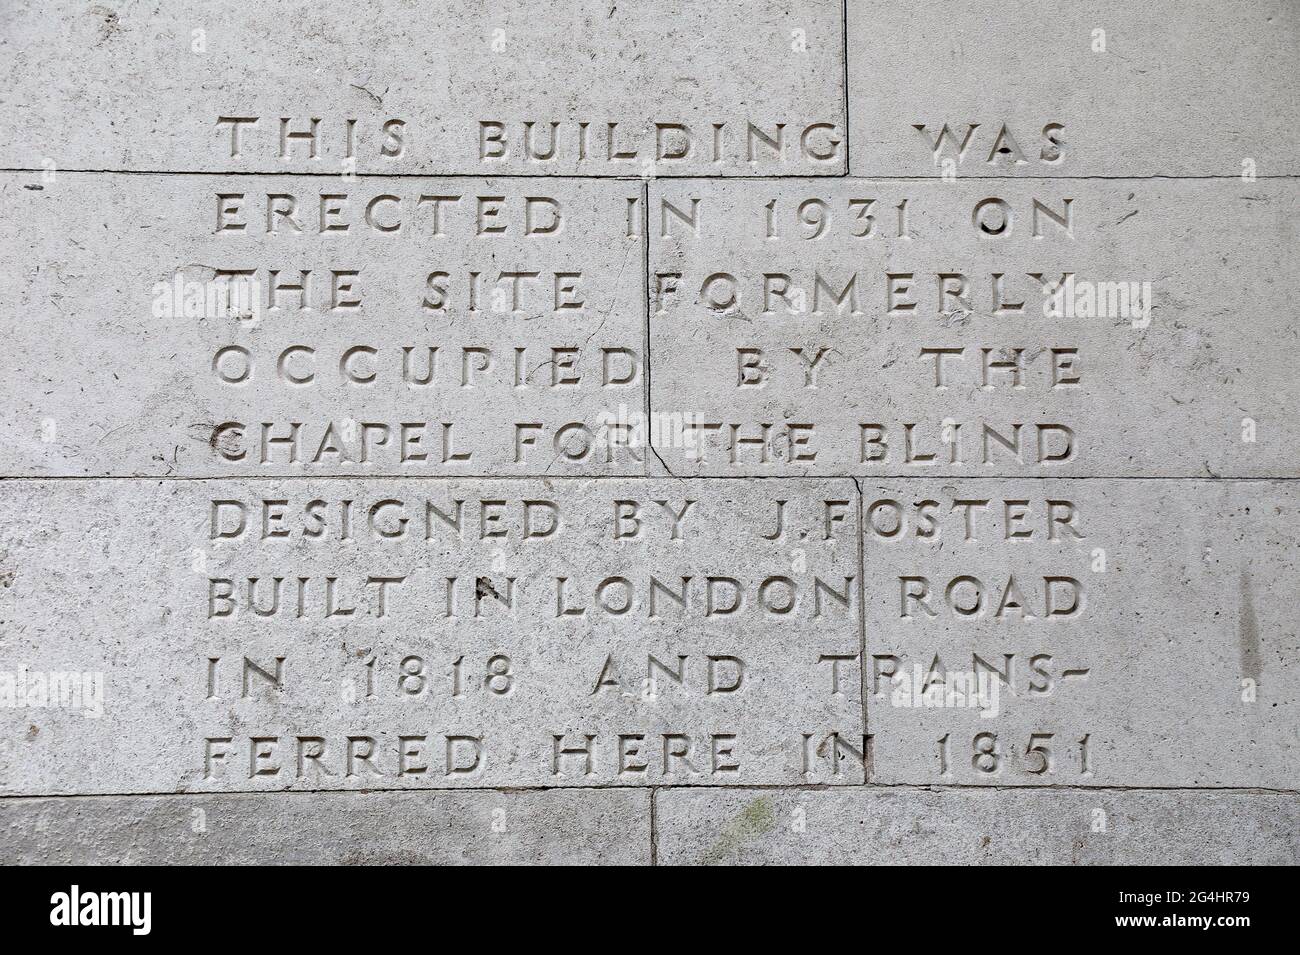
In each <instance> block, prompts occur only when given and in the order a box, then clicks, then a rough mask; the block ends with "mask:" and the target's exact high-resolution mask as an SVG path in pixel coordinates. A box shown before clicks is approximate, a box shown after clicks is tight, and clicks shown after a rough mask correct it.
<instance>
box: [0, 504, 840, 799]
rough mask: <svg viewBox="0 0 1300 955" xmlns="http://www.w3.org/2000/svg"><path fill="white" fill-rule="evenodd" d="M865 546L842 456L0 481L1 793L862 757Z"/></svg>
mask: <svg viewBox="0 0 1300 955" xmlns="http://www.w3.org/2000/svg"><path fill="white" fill-rule="evenodd" d="M778 501H780V502H783V503H782V504H781V505H778V504H777V502H778ZM457 502H460V503H457ZM778 511H779V514H778ZM778 518H779V523H780V528H779V529H780V534H779V536H774V537H773V539H771V540H768V539H765V536H764V535H775V534H776V532H777V525H778ZM858 549H859V539H858V525H857V502H856V497H855V491H854V487H853V485H852V483H851V482H849V481H848V480H843V479H840V480H834V481H786V482H781V483H780V484H773V483H768V482H761V481H755V482H729V481H697V482H681V481H677V480H673V479H663V480H646V479H640V480H612V479H611V480H564V479H552V480H547V481H541V480H515V481H509V480H497V481H481V480H480V481H446V480H404V481H395V480H389V481H382V480H367V481H355V480H323V481H305V480H304V481H294V480H285V481H268V480H253V479H247V480H242V481H240V482H229V481H141V480H116V481H115V480H81V479H64V480H60V481H48V482H43V481H5V482H0V554H3V558H2V560H3V563H2V566H0V574H2V575H3V588H0V621H2V623H0V626H3V633H4V642H3V646H2V648H0V704H3V705H0V728H2V729H3V732H0V794H3V795H48V794H74V795H75V794H97V793H131V792H146V793H162V792H194V791H219V792H231V791H235V792H239V791H272V790H313V789H352V790H357V789H366V790H370V789H402V788H405V789H427V788H439V787H475V788H481V787H489V786H505V787H509V786H609V785H631V786H642V785H678V784H682V785H697V784H698V785H737V784H744V783H747V782H748V783H762V784H775V783H782V782H785V783H805V782H818V783H828V784H848V783H855V782H856V783H861V782H862V781H863V779H864V766H863V752H864V750H863V747H864V742H863V711H862V705H861V696H860V687H861V673H860V670H859V668H858V666H857V659H858V658H859V654H860V653H861V630H860V623H861V615H860V613H859V607H860V592H859V587H860V581H859V578H858ZM56 691H57V692H56Z"/></svg>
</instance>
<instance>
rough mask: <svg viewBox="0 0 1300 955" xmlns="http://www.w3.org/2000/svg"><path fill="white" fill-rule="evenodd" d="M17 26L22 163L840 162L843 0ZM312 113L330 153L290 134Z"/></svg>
mask: <svg viewBox="0 0 1300 955" xmlns="http://www.w3.org/2000/svg"><path fill="white" fill-rule="evenodd" d="M0 17H2V18H3V19H2V20H0V38H3V41H4V42H3V43H0V89H3V90H4V91H5V92H4V111H5V113H6V114H7V115H8V117H9V118H11V119H12V123H6V127H7V129H6V135H5V137H4V138H3V142H2V143H0V164H2V165H4V166H5V167H8V168H32V169H41V168H43V167H46V166H47V164H53V165H54V166H57V167H58V168H62V169H133V170H147V171H156V170H187V171H212V172H215V171H235V172H284V171H291V172H320V173H335V172H342V171H343V170H344V169H346V168H349V167H348V166H346V165H345V160H346V159H347V157H348V156H349V155H350V156H352V157H353V159H354V162H355V167H354V168H355V170H356V171H357V172H361V173H381V174H382V173H394V172H401V173H450V174H468V175H477V174H492V173H512V174H523V175H546V174H561V175H563V174H581V175H595V176H641V175H738V174H739V175H752V174H755V173H759V174H765V175H771V174H791V175H836V174H843V172H844V171H845V162H846V149H845V144H844V139H845V132H844V130H845V116H844V96H843V63H844V60H843V19H842V11H841V5H840V3H839V2H838V0H794V2H791V0H760V2H754V0H744V2H740V0H728V2H713V3H707V4H706V3H693V2H690V0H671V2H661V3H655V4H626V3H624V4H614V3H597V2H589V0H565V2H561V3H558V4H550V5H548V6H547V8H546V10H545V11H544V13H542V12H540V11H539V10H538V9H537V7H536V5H534V4H530V3H527V2H524V0H498V2H493V3H490V4H485V3H481V2H479V0H454V2H450V3H440V4H438V5H437V6H436V7H434V8H431V7H429V6H427V5H422V4H418V3H407V2H401V0H367V2H365V3H363V4H360V5H357V6H355V7H354V8H350V9H349V11H348V12H347V13H346V14H345V15H340V13H339V11H337V10H334V9H331V8H327V7H323V6H321V5H320V4H318V3H312V2H309V0H272V2H264V3H256V4H249V3H245V2H241V0H220V2H207V3H203V4H199V5H194V6H192V7H189V8H184V9H182V8H176V9H172V8H169V7H163V8H153V7H151V8H148V9H146V8H143V7H140V8H136V7H133V6H131V5H126V6H109V5H107V4H96V5H94V6H87V5H85V4H81V3H73V2H58V3H53V4H52V3H45V2H41V3H37V2H22V3H11V4H7V5H6V9H5V11H4V12H3V14H0ZM253 119H256V121H257V122H256V123H255V124H254V123H251V122H239V123H237V122H235V121H236V120H253ZM282 120H288V123H287V124H283V125H282ZM313 121H315V123H316V125H315V132H316V137H317V138H316V143H315V147H316V148H315V152H314V154H313V153H312V151H311V149H310V146H311V144H310V143H309V141H308V140H307V139H305V138H301V137H299V138H291V139H289V140H288V141H287V145H284V144H283V143H282V136H283V135H284V133H285V132H288V133H289V134H291V135H292V134H298V133H303V134H307V133H309V132H310V131H311V130H312V122H313ZM349 123H352V124H353V125H352V126H351V128H350V132H349ZM394 123H397V124H399V125H393V124H394ZM484 124H495V125H484ZM553 124H555V125H553ZM751 124H752V126H753V127H754V128H755V129H757V130H758V131H760V132H759V133H755V132H751V131H750V125H751ZM715 130H717V132H716V133H715ZM236 131H238V134H239V135H238V143H237V148H236V143H235V141H234V133H235V132H236ZM760 133H761V135H760ZM525 136H527V137H528V140H527V142H525ZM763 136H766V137H768V138H769V139H770V140H771V143H770V144H769V142H766V141H765V140H764V139H763V138H762V137H763ZM778 140H779V141H778ZM349 143H350V145H349ZM503 150H504V155H501V153H502V151H503ZM526 150H527V152H526ZM232 152H234V153H235V154H234V155H232ZM285 156H287V158H284V157H285ZM532 157H542V158H532ZM656 160H658V161H656Z"/></svg>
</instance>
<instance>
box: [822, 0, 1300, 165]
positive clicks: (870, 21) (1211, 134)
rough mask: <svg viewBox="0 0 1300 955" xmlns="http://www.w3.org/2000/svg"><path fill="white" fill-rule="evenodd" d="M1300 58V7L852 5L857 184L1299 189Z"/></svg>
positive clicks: (1195, 2)
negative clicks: (1082, 182)
mask: <svg viewBox="0 0 1300 955" xmlns="http://www.w3.org/2000/svg"><path fill="white" fill-rule="evenodd" d="M1297 49H1300V16H1297V10H1296V6H1295V4H1294V3H1291V2H1289V0H1243V2H1239V3H1231V4H1224V3H1219V2H1216V0H1150V2H1145V3H1131V2H1128V0H1087V2H1079V3H1071V4H1069V5H1068V6H1061V5H1057V4H1053V5H1050V6H1045V5H1044V4H1041V3H1037V2H1035V0H1009V2H1005V3H998V4H996V5H991V4H987V3H982V2H980V0H955V2H943V3H937V2H930V3H895V2H892V0H848V77H849V80H848V82H849V113H850V115H851V117H852V122H851V123H850V130H849V132H850V157H851V168H852V172H853V174H854V175H861V176H931V175H940V174H941V173H942V172H944V171H945V167H944V162H945V160H951V161H952V165H951V166H950V167H949V168H950V169H951V170H952V171H953V172H955V173H956V174H957V175H959V176H1153V175H1164V176H1241V175H1243V174H1244V173H1249V174H1252V175H1259V176H1288V175H1289V176H1294V175H1296V174H1297V173H1300V134H1298V133H1297V126H1296V123H1295V121H1294V120H1295V113H1296V99H1297V96H1300V77H1298V76H1297V73H1296V70H1295V69H1294V66H1293V64H1294V60H1295V55H1296V51H1297ZM945 125H946V126H947V127H948V135H947V137H945V141H944V143H943V148H942V150H941V151H940V152H939V155H938V158H936V155H935V143H936V139H937V137H938V136H939V135H940V132H941V130H942V129H943V127H944V126H945ZM972 125H977V128H975V129H974V130H973V131H970V127H971V126H972ZM917 126H923V127H925V128H924V130H923V131H922V130H917V129H916V127H917ZM1004 129H1005V133H1004V132H1003V131H1004ZM968 132H969V133H970V139H969V142H968V143H967V147H966V150H965V151H964V154H962V155H961V156H960V158H959V149H958V146H959V144H960V143H962V142H963V141H964V140H965V138H966V136H967V134H968Z"/></svg>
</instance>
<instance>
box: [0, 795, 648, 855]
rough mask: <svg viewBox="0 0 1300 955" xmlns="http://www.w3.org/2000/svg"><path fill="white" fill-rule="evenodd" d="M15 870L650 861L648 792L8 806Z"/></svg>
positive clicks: (0, 826)
mask: <svg viewBox="0 0 1300 955" xmlns="http://www.w3.org/2000/svg"><path fill="white" fill-rule="evenodd" d="M0 844H3V845H4V848H5V852H4V856H5V862H6V863H7V864H9V865H114V866H117V865H645V864H647V863H648V862H649V861H650V824H649V794H647V793H638V792H626V791H625V792H620V791H614V790H602V791H601V792H588V793H571V792H564V791H560V790H548V791H542V792H494V791H484V790H470V791H464V792H430V793H377V792H372V793H312V794H309V795H296V796H275V795H223V796H109V797H96V798H71V799H68V798H65V799H0Z"/></svg>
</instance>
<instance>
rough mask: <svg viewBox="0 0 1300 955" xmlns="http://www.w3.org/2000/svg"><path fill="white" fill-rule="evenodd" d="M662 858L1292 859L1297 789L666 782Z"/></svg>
mask: <svg viewBox="0 0 1300 955" xmlns="http://www.w3.org/2000/svg"><path fill="white" fill-rule="evenodd" d="M654 799H655V810H656V812H655V817H656V825H655V832H656V835H657V837H658V838H657V850H658V861H659V863H660V864H661V865H697V864H701V863H703V864H714V865H716V864H746V865H772V864H783V865H799V864H804V865H810V864H811V865H832V864H833V865H1027V864H1033V865H1295V864H1296V863H1297V861H1300V836H1297V833H1298V832H1300V797H1298V796H1296V795H1294V794H1275V793H1228V792H1212V791H1201V792H1197V791H1190V790H1182V791H1165V792H1140V791H1135V790H1095V791H1092V792H1080V791H1071V790H1052V791H1050V792H1049V791H1045V790H1038V791H1033V790H1018V791H1017V790H1006V789H1003V790H997V791H991V790H989V791H979V790H969V789H930V790H927V789H911V788H899V789H888V788H886V789H881V788H867V789H837V790H829V791H827V790H822V791H817V790H806V789H805V790H789V789H786V790H748V791H746V790H734V789H729V790H726V791H720V790H710V791H708V792H703V791H690V790H681V789H675V790H661V791H659V792H657V793H656V794H655V796H654Z"/></svg>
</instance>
